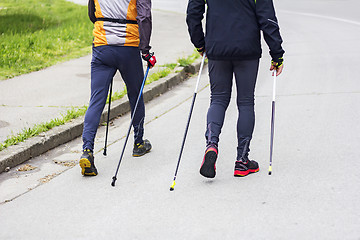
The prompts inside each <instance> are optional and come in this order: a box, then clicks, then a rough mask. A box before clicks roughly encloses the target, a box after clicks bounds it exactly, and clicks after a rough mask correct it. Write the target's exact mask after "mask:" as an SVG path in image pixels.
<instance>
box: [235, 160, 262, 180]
mask: <svg viewBox="0 0 360 240" xmlns="http://www.w3.org/2000/svg"><path fill="white" fill-rule="evenodd" d="M258 171H259V165H258V163H257V162H256V161H254V160H248V161H247V162H246V163H244V162H242V161H236V162H235V169H234V176H235V177H245V176H247V175H249V174H250V173H256V172H258Z"/></svg>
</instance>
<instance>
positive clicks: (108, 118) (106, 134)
mask: <svg viewBox="0 0 360 240" xmlns="http://www.w3.org/2000/svg"><path fill="white" fill-rule="evenodd" d="M112 85H113V80H111V82H110V95H109V106H108V113H107V122H106V133H105V146H104V152H103V155H104V156H106V147H107V139H108V133H109V120H110V105H111V97H112Z"/></svg>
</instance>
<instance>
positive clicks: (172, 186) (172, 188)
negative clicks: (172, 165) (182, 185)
mask: <svg viewBox="0 0 360 240" xmlns="http://www.w3.org/2000/svg"><path fill="white" fill-rule="evenodd" d="M175 184H176V183H175V180H174V181H173V183H172V185H171V187H170V191H174V187H175Z"/></svg>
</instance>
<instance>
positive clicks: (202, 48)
mask: <svg viewBox="0 0 360 240" xmlns="http://www.w3.org/2000/svg"><path fill="white" fill-rule="evenodd" d="M196 51H198V53H199V54H200V55H201V56H202V55H204V52H205V47H201V48H196Z"/></svg>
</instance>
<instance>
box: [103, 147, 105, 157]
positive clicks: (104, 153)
mask: <svg viewBox="0 0 360 240" xmlns="http://www.w3.org/2000/svg"><path fill="white" fill-rule="evenodd" d="M103 155H104V156H106V148H104V152H103Z"/></svg>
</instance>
